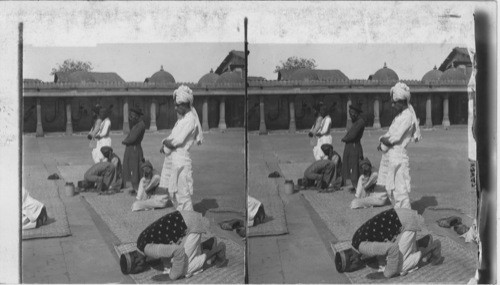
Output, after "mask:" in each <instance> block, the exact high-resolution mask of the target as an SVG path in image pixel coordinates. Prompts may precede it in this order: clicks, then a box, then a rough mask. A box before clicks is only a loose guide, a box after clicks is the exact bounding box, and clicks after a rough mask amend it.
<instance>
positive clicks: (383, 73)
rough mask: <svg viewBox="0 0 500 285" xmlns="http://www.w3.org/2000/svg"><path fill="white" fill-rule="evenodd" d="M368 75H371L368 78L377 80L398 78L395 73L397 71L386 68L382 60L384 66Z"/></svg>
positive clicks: (396, 79)
mask: <svg viewBox="0 0 500 285" xmlns="http://www.w3.org/2000/svg"><path fill="white" fill-rule="evenodd" d="M370 77H371V79H370V80H379V81H390V80H394V81H398V80H399V76H398V75H397V73H396V72H394V70H392V69H390V68H388V67H387V64H386V63H385V62H384V67H383V68H381V69H379V70H377V72H375V74H373V75H371V76H370Z"/></svg>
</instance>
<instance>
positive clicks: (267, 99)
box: [245, 1, 497, 284]
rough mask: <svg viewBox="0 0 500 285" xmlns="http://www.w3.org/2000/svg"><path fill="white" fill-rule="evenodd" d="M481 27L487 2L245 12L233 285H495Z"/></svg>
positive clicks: (490, 109)
mask: <svg viewBox="0 0 500 285" xmlns="http://www.w3.org/2000/svg"><path fill="white" fill-rule="evenodd" d="M264 6H265V7H264ZM256 11H258V13H257V12H256ZM496 19H497V15H496V3H494V2H423V1H422V2H392V1H384V2H349V3H347V2H284V3H283V2H278V3H274V2H271V3H265V4H264V3H260V2H257V3H255V7H253V8H252V9H250V10H249V11H248V42H247V43H246V44H248V45H247V46H248V53H247V62H248V63H247V69H248V72H247V75H246V79H247V90H246V124H245V127H246V130H247V138H246V141H247V189H248V190H247V191H248V192H247V193H248V200H247V202H248V229H247V257H246V260H247V278H248V280H247V281H248V282H249V283H251V284H260V283H265V284H269V283H302V284H312V283H329V284H345V283H354V284H357V283H397V284H401V283H403V284H406V283H427V284H428V283H454V284H455V283H460V284H478V283H494V282H496V281H495V280H496V273H495V272H496V270H495V269H496V267H497V265H496V221H495V217H496V175H495V174H496V160H495V159H496V158H494V155H493V154H494V153H495V152H496V145H495V144H496V143H495V142H494V140H493V139H492V138H493V137H496V108H495V106H496V98H495V94H496V31H497V27H496V21H495V20H496ZM476 87H477V88H476ZM492 157H493V158H492Z"/></svg>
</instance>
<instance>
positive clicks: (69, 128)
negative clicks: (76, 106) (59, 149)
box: [65, 98, 73, 136]
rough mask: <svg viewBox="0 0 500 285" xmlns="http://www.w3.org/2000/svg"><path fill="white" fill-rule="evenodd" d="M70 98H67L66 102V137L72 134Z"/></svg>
mask: <svg viewBox="0 0 500 285" xmlns="http://www.w3.org/2000/svg"><path fill="white" fill-rule="evenodd" d="M71 100H72V99H71V98H67V99H66V100H65V102H66V135H68V136H71V135H72V134H73V123H72V122H71Z"/></svg>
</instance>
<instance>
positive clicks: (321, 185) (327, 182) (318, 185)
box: [299, 144, 342, 192]
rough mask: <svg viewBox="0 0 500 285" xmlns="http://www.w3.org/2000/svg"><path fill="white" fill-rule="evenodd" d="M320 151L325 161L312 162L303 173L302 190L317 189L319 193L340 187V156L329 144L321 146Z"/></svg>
mask: <svg viewBox="0 0 500 285" xmlns="http://www.w3.org/2000/svg"><path fill="white" fill-rule="evenodd" d="M321 150H322V151H323V153H324V154H325V155H326V156H327V159H325V160H318V161H315V162H313V164H311V165H310V166H309V167H308V168H307V169H306V171H305V172H304V179H302V185H299V186H301V188H302V189H307V188H312V189H319V190H320V192H332V191H336V190H339V189H340V186H342V175H341V169H342V162H341V160H340V155H339V154H338V153H337V152H335V151H334V150H333V146H332V145H331V144H323V145H322V146H321Z"/></svg>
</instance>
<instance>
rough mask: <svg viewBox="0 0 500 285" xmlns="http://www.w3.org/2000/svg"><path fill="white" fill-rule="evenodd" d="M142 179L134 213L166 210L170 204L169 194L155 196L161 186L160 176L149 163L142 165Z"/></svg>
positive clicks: (133, 207)
mask: <svg viewBox="0 0 500 285" xmlns="http://www.w3.org/2000/svg"><path fill="white" fill-rule="evenodd" d="M141 170H142V178H141V180H140V181H139V186H138V188H137V196H136V197H135V198H136V199H137V201H135V202H134V204H133V205H132V211H140V210H149V209H154V208H165V207H166V206H167V202H168V194H165V195H155V193H156V190H157V189H158V186H159V184H160V174H159V173H158V172H157V171H155V170H154V169H153V165H152V164H151V162H149V161H145V162H143V163H142V164H141Z"/></svg>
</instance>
